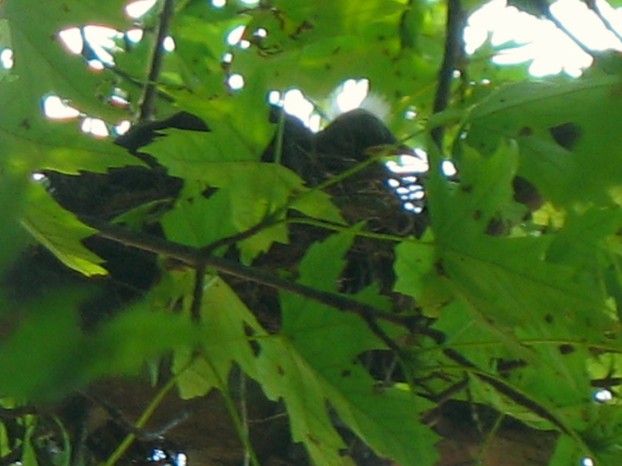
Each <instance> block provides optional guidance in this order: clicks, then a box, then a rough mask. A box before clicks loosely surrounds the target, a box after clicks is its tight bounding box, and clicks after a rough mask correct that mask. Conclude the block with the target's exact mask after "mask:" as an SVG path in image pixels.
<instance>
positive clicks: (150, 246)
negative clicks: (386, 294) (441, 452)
mask: <svg viewBox="0 0 622 466" xmlns="http://www.w3.org/2000/svg"><path fill="white" fill-rule="evenodd" d="M82 220H83V221H84V222H85V223H86V224H87V225H89V226H91V227H92V228H94V229H96V230H98V234H99V235H100V236H101V237H103V238H107V239H110V240H112V241H115V242H117V243H120V244H124V245H126V246H130V247H134V248H137V249H141V250H143V251H149V252H153V253H156V254H162V255H164V256H168V257H170V258H172V259H176V260H178V261H180V262H183V263H184V264H186V265H188V266H190V267H192V268H194V269H196V270H198V269H199V268H201V267H211V268H213V269H215V270H217V271H218V272H220V273H223V274H225V275H230V276H233V277H237V278H242V279H245V280H249V281H252V282H255V283H259V284H261V285H265V286H268V287H270V288H275V289H277V290H283V291H286V292H289V293H292V294H295V295H298V296H301V297H303V298H307V299H310V300H313V301H316V302H319V303H322V304H326V305H327V306H331V307H333V308H335V309H338V310H340V311H343V312H350V313H354V314H357V315H359V316H361V317H362V318H363V319H364V320H365V321H366V322H368V323H369V322H370V321H371V320H373V319H382V320H385V321H387V322H392V323H394V324H397V325H401V326H403V327H406V328H409V329H411V328H413V327H414V325H415V324H416V321H417V318H416V317H411V316H400V315H397V314H394V313H391V312H386V311H382V310H380V309H377V308H375V307H374V306H370V305H368V304H365V303H362V302H360V301H356V300H354V299H351V298H348V297H346V296H343V295H339V294H336V293H330V292H326V291H321V290H316V289H314V288H311V287H309V286H305V285H301V284H299V283H296V282H292V281H290V280H286V279H284V278H281V277H278V276H275V275H272V274H270V273H267V272H265V271H263V270H260V269H256V268H252V267H246V266H244V265H241V264H239V263H238V262H235V261H232V260H229V259H225V258H222V257H217V256H212V255H211V254H205V252H204V251H203V250H202V249H199V248H193V247H190V246H185V245H182V244H178V243H174V242H172V241H168V240H165V239H162V238H158V237H155V236H152V235H147V234H145V233H138V232H135V231H131V230H128V229H126V228H123V227H120V226H118V225H112V224H110V223H107V222H104V221H102V220H99V219H95V218H82ZM376 325H377V324H376ZM370 328H371V330H372V331H373V332H374V333H375V334H376V335H377V336H378V337H379V338H381V339H382V340H383V341H385V343H386V340H385V339H386V335H379V334H378V332H377V330H376V329H374V328H372V326H370Z"/></svg>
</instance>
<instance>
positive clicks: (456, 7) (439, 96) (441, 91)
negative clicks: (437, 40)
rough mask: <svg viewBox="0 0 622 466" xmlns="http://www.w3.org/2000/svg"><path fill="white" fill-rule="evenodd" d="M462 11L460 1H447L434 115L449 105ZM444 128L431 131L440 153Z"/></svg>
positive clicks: (460, 47) (458, 54) (459, 49)
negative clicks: (443, 42)
mask: <svg viewBox="0 0 622 466" xmlns="http://www.w3.org/2000/svg"><path fill="white" fill-rule="evenodd" d="M464 17H465V15H464V11H463V10H462V3H461V1H460V0H448V1H447V23H446V24H447V26H446V29H447V31H446V33H445V52H444V55H443V62H442V64H441V69H440V70H439V73H438V87H437V88H436V95H435V97H434V107H433V111H434V113H439V112H442V111H443V110H445V109H446V108H447V106H448V105H449V100H450V96H451V82H452V81H453V77H454V70H455V69H456V64H457V63H458V59H459V58H460V57H461V56H462V55H463V54H464V50H463V48H464V47H463V40H462V31H463V29H464ZM444 133H445V128H444V127H443V126H437V127H436V128H434V129H432V132H431V134H432V140H433V141H434V143H435V144H436V146H437V147H438V149H439V150H440V151H441V152H442V150H443V136H444Z"/></svg>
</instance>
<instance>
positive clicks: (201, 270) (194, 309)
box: [190, 266, 205, 322]
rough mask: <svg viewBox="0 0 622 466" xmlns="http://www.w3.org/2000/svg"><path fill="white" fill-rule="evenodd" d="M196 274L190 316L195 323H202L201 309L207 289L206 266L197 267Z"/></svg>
mask: <svg viewBox="0 0 622 466" xmlns="http://www.w3.org/2000/svg"><path fill="white" fill-rule="evenodd" d="M194 274H195V275H194V290H193V291H192V306H191V307H190V316H191V318H192V321H193V322H200V321H201V308H202V307H203V288H204V287H205V266H199V267H197V268H196V269H195V271H194Z"/></svg>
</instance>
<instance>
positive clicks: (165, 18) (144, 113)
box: [138, 0, 175, 121]
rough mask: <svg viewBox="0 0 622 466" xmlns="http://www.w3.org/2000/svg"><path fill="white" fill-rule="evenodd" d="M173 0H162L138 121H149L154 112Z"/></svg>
mask: <svg viewBox="0 0 622 466" xmlns="http://www.w3.org/2000/svg"><path fill="white" fill-rule="evenodd" d="M174 4H175V1H174V0H164V6H163V7H162V11H161V12H160V24H159V27H158V35H157V37H156V43H155V47H154V49H153V56H152V57H151V66H150V68H149V75H148V77H147V85H146V86H145V92H144V94H143V99H142V103H141V105H140V113H139V116H138V121H150V120H151V119H152V118H153V114H154V112H155V102H156V97H157V94H158V92H157V85H156V83H157V81H158V78H159V76H160V70H161V69H162V60H163V58H164V40H165V39H166V37H167V36H168V29H169V24H170V22H171V18H172V17H173V11H174Z"/></svg>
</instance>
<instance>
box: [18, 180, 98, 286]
mask: <svg viewBox="0 0 622 466" xmlns="http://www.w3.org/2000/svg"><path fill="white" fill-rule="evenodd" d="M29 195H30V196H29V199H28V206H27V209H26V213H25V216H24V218H23V219H22V225H23V226H24V227H25V228H26V230H28V232H29V233H30V234H31V235H32V236H33V237H34V238H35V239H36V240H37V241H38V242H39V243H40V244H42V245H43V246H45V247H46V248H47V249H48V250H49V251H50V252H52V254H54V255H55V256H56V257H57V258H58V259H59V260H60V261H61V262H62V263H63V264H65V265H66V266H67V267H69V268H71V269H73V270H76V271H78V272H80V273H81V274H83V275H86V276H87V277H90V276H94V275H107V274H108V272H107V271H106V269H104V268H103V267H101V266H100V265H99V264H102V263H103V262H104V261H103V260H102V259H100V258H99V257H98V256H97V255H96V254H94V253H92V252H91V251H90V250H88V249H87V248H86V247H85V246H84V245H83V244H82V242H81V241H82V240H83V239H85V238H87V237H89V236H92V235H94V234H95V233H96V230H94V229H93V228H91V227H88V226H86V225H85V224H83V223H81V222H80V221H79V220H78V219H77V217H76V216H75V215H74V214H72V213H71V212H69V211H67V210H65V209H63V208H62V207H61V206H60V205H58V204H57V203H56V201H54V200H53V199H52V197H51V196H50V195H49V194H48V193H46V192H45V190H44V189H43V186H42V185H41V184H32V185H31V186H30V189H29Z"/></svg>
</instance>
